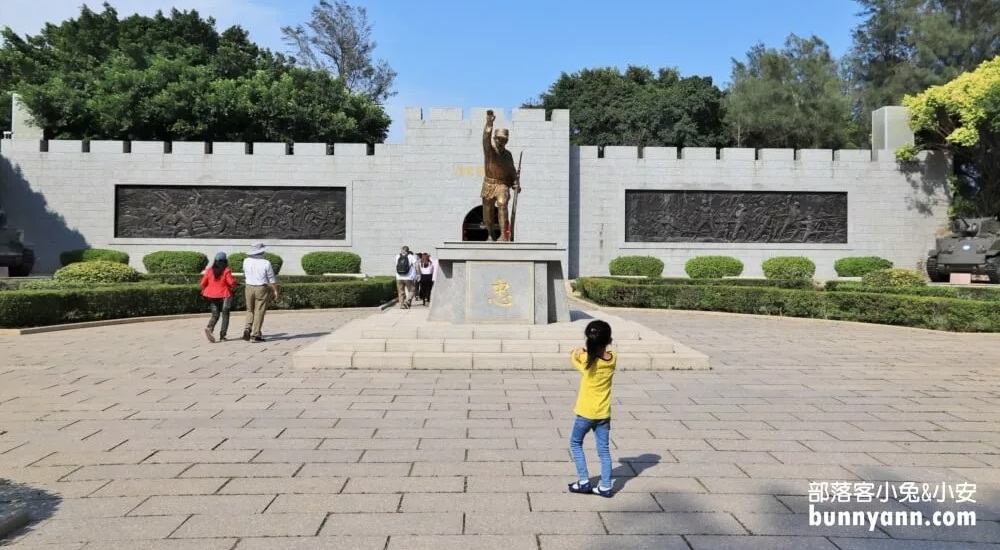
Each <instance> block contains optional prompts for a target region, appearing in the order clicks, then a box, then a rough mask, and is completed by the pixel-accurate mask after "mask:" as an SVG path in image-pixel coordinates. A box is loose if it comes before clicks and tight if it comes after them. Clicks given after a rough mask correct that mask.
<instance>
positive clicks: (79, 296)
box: [0, 277, 395, 328]
mask: <svg viewBox="0 0 1000 550" xmlns="http://www.w3.org/2000/svg"><path fill="white" fill-rule="evenodd" d="M393 296H395V282H394V280H393V279H392V278H391V277H373V278H371V279H368V280H365V281H345V282H336V283H294V284H285V285H282V292H281V300H280V301H278V302H274V303H272V304H271V305H270V306H268V307H269V308H270V309H319V308H339V307H373V306H378V305H380V304H383V303H385V302H387V301H389V300H390V299H392V297H393ZM245 307H246V306H245V302H244V301H243V293H242V292H237V293H235V296H234V299H233V309H234V310H238V309H244V308H245ZM207 311H208V304H207V302H206V301H205V300H204V299H203V298H201V296H200V295H199V292H198V287H197V285H189V284H185V285H163V284H152V283H131V284H125V285H98V286H88V287H87V288H78V289H72V288H64V289H59V290H10V291H6V292H0V320H2V321H0V322H2V323H3V325H2V326H4V327H8V328H15V327H31V326H47V325H56V324H62V323H73V322H82V321H97V320H103V319H123V318H129V317H145V316H156V315H176V314H181V313H206V312H207Z"/></svg>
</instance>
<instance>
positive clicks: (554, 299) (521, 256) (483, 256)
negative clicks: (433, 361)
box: [429, 242, 570, 325]
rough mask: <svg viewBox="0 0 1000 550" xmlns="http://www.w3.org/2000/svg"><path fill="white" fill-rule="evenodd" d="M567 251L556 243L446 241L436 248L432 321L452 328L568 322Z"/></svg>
mask: <svg viewBox="0 0 1000 550" xmlns="http://www.w3.org/2000/svg"><path fill="white" fill-rule="evenodd" d="M565 256H566V249H565V248H559V247H558V246H556V245H555V244H553V243H489V242H446V243H444V244H442V245H441V246H440V247H438V248H437V252H436V259H437V261H438V268H439V270H438V279H437V282H435V283H434V290H433V293H432V297H431V310H430V315H429V320H431V321H442V322H449V323H454V324H471V323H475V324H480V325H486V324H501V325H511V324H514V325H545V324H549V323H560V322H569V321H570V315H569V307H568V306H567V304H566V292H565V278H566V277H565V273H566V271H565V269H564V265H563V259H564V258H565Z"/></svg>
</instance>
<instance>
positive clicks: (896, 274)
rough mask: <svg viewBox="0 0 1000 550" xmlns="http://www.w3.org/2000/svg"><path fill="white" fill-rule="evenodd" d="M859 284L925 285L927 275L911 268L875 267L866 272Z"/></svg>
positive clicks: (874, 285) (875, 285) (876, 285)
mask: <svg viewBox="0 0 1000 550" xmlns="http://www.w3.org/2000/svg"><path fill="white" fill-rule="evenodd" d="M861 284H862V285H863V286H870V287H878V288H883V287H917V286H927V276H926V275H924V274H923V273H921V272H919V271H914V270H912V269H898V268H890V269H877V270H875V271H870V272H868V273H866V274H865V275H864V277H862V278H861Z"/></svg>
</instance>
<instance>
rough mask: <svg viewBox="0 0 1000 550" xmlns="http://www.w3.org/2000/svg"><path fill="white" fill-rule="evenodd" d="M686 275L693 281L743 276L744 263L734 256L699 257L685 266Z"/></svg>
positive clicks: (692, 259)
mask: <svg viewBox="0 0 1000 550" xmlns="http://www.w3.org/2000/svg"><path fill="white" fill-rule="evenodd" d="M684 273H687V274H688V277H691V278H692V279H721V278H722V277H739V276H740V275H742V274H743V262H741V261H740V260H738V259H736V258H733V257H732V256H698V257H695V258H691V259H690V260H688V261H687V263H685V264H684Z"/></svg>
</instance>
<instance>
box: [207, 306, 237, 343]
mask: <svg viewBox="0 0 1000 550" xmlns="http://www.w3.org/2000/svg"><path fill="white" fill-rule="evenodd" d="M232 305H233V299H232V298H208V307H210V308H211V309H212V316H211V317H210V318H209V319H208V329H209V330H211V331H212V332H215V324H216V323H218V322H219V318H220V317H221V318H222V326H221V327H219V336H225V335H226V331H228V330H229V310H230V308H231V307H232Z"/></svg>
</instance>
